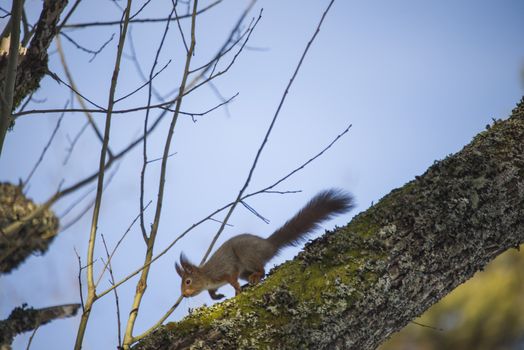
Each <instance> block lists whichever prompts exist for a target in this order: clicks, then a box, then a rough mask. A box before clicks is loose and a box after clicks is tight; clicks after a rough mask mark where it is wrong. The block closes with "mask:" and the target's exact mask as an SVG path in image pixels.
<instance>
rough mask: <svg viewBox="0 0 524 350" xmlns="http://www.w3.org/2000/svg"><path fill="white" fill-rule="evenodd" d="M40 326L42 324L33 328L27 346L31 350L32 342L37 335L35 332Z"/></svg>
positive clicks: (27, 349)
mask: <svg viewBox="0 0 524 350" xmlns="http://www.w3.org/2000/svg"><path fill="white" fill-rule="evenodd" d="M38 328H40V326H37V327H36V328H35V329H34V330H33V333H31V336H30V337H29V341H28V342H27V347H26V348H25V349H26V350H29V348H31V343H32V342H33V338H34V337H35V334H36V331H37V330H38Z"/></svg>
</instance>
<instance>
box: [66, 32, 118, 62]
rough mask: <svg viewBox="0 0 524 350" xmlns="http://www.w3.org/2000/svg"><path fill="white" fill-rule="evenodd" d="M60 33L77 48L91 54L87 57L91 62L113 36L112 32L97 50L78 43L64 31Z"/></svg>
mask: <svg viewBox="0 0 524 350" xmlns="http://www.w3.org/2000/svg"><path fill="white" fill-rule="evenodd" d="M60 34H61V35H63V37H64V38H66V39H67V41H69V42H70V43H71V44H73V45H74V46H75V47H76V48H77V49H79V50H81V51H84V52H85V53H89V54H91V55H93V56H92V57H91V58H90V59H89V62H93V60H94V59H95V58H96V56H98V54H99V53H100V52H102V50H104V49H105V47H106V46H107V45H108V44H109V43H110V42H111V41H113V39H114V37H115V34H114V33H113V34H112V35H111V37H110V38H109V39H107V40H106V41H105V42H104V43H103V44H102V45H101V46H100V47H99V48H98V49H97V50H91V49H88V48H86V47H84V46H82V45H80V44H79V43H77V42H76V41H75V40H74V39H73V38H71V37H70V36H69V35H67V34H66V33H64V32H61V33H60Z"/></svg>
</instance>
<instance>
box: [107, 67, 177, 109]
mask: <svg viewBox="0 0 524 350" xmlns="http://www.w3.org/2000/svg"><path fill="white" fill-rule="evenodd" d="M169 64H171V60H169V61H167V63H166V64H165V65H164V66H163V67H162V68H161V69H160V70H159V71H158V72H156V73H155V74H153V75H152V76H151V78H150V79H149V80H148V81H146V82H144V83H143V84H142V85H140V86H139V87H138V88H136V89H135V90H133V91H131V92H130V93H128V94H126V95H124V96H122V97H120V98H118V99H116V100H115V103H117V102H120V101H122V100H125V99H126V98H128V97H130V96H132V95H134V94H136V93H137V92H138V91H140V90H142V89H143V88H144V87H146V86H147V85H152V82H153V79H155V78H156V77H157V76H158V75H159V74H160V73H162V72H163V71H164V70H165V69H166V68H167V66H169Z"/></svg>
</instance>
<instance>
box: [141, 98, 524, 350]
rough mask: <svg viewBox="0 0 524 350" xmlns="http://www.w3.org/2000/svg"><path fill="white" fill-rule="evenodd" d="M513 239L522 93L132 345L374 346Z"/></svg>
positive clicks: (520, 172)
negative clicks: (334, 221)
mask: <svg viewBox="0 0 524 350" xmlns="http://www.w3.org/2000/svg"><path fill="white" fill-rule="evenodd" d="M523 241H524V99H522V100H521V102H520V103H519V104H518V105H517V108H515V109H514V110H513V112H512V115H511V117H510V118H509V119H507V120H504V121H496V122H495V123H494V124H493V125H491V126H488V127H487V130H486V131H484V132H481V133H480V134H479V135H477V136H476V137H475V138H474V139H473V141H472V142H471V143H470V144H469V145H467V146H465V147H464V148H463V149H462V150H461V151H460V152H458V153H456V154H454V155H451V156H448V157H446V158H445V159H443V160H442V161H438V162H435V164H434V165H432V166H431V167H430V168H429V169H428V170H427V171H426V172H425V173H424V174H423V175H421V176H417V177H416V178H415V179H414V180H413V181H411V182H409V183H407V184H406V185H404V186H403V187H401V188H399V189H396V190H393V191H392V192H391V193H389V194H388V195H387V196H385V197H384V198H382V199H381V200H380V202H378V203H377V204H376V205H374V206H372V207H371V208H369V209H368V210H366V211H365V212H363V213H361V214H359V215H357V216H356V217H355V218H354V219H353V220H352V221H351V222H350V223H349V224H347V225H346V226H344V227H340V228H337V229H336V230H334V231H332V232H327V233H326V234H324V235H323V236H322V237H320V238H319V239H316V240H315V241H313V242H311V243H310V244H308V245H307V246H306V248H305V249H304V251H302V252H301V253H300V254H299V255H298V256H297V257H296V258H295V259H293V260H292V261H288V262H286V263H284V264H283V265H281V266H280V267H278V268H276V269H274V270H273V271H272V272H271V274H270V276H268V278H267V279H266V280H265V281H264V282H263V283H262V284H260V285H259V286H256V287H254V288H249V289H248V290H246V291H244V292H243V293H241V294H240V295H239V296H237V297H235V298H232V299H230V300H227V301H225V302H222V303H220V304H216V305H213V306H211V307H204V308H201V309H199V310H197V311H195V312H194V313H193V314H191V315H189V316H187V317H186V318H185V319H183V320H182V321H180V322H178V323H170V324H167V325H165V326H162V327H161V328H159V329H158V330H157V331H155V332H154V333H153V334H151V335H150V336H149V337H147V338H144V339H143V340H142V341H141V342H140V343H138V344H137V345H136V346H135V348H136V349H184V348H188V347H191V348H192V349H251V348H263V349H310V348H315V349H339V348H340V349H374V348H376V347H377V346H378V345H379V344H381V343H382V342H383V341H384V340H386V339H387V338H388V337H389V336H390V335H391V334H392V333H394V332H396V331H398V330H400V329H401V328H402V327H404V326H405V325H406V324H407V323H408V322H410V321H411V320H412V319H414V318H415V317H417V316H419V315H420V314H422V313H423V312H424V311H425V310H426V309H427V308H429V307H430V306H431V305H433V304H434V303H436V302H437V301H438V300H440V299H441V298H442V297H444V296H445V295H446V294H448V293H449V292H451V291H452V290H453V289H454V288H455V287H456V286H458V285H459V284H461V283H463V282H465V281H466V280H468V279H469V278H471V277H472V276H473V275H474V274H475V272H476V271H479V270H482V269H483V268H484V266H485V265H486V264H487V263H488V262H490V261H491V260H492V259H494V258H495V257H496V256H497V255H499V254H500V253H502V252H504V251H505V250H507V249H509V248H512V247H513V248H518V246H519V244H521V243H522V242H523Z"/></svg>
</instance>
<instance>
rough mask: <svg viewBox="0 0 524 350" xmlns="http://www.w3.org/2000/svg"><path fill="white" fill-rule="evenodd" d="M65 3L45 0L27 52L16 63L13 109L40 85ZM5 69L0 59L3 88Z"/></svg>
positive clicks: (5, 61) (57, 0)
mask: <svg viewBox="0 0 524 350" xmlns="http://www.w3.org/2000/svg"><path fill="white" fill-rule="evenodd" d="M67 2H68V0H45V1H44V2H43V8H42V12H41V13H40V18H39V20H38V22H37V23H36V29H35V33H34V35H33V38H32V39H31V42H30V44H29V47H28V49H27V52H26V54H25V55H21V56H20V57H19V60H18V69H17V74H16V82H15V91H14V99H13V108H16V107H17V106H18V105H19V104H20V102H21V101H22V99H23V98H24V97H26V96H28V95H30V94H31V93H32V92H34V91H35V90H36V89H38V87H39V86H40V80H41V79H42V78H43V76H44V75H45V74H46V73H47V61H48V53H47V49H48V48H49V45H51V42H52V41H53V39H54V37H55V35H56V34H57V33H58V21H59V19H60V15H61V14H62V11H63V10H64V9H65V7H66V5H67ZM6 70H7V57H2V56H0V86H3V85H4V80H5V78H6Z"/></svg>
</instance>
